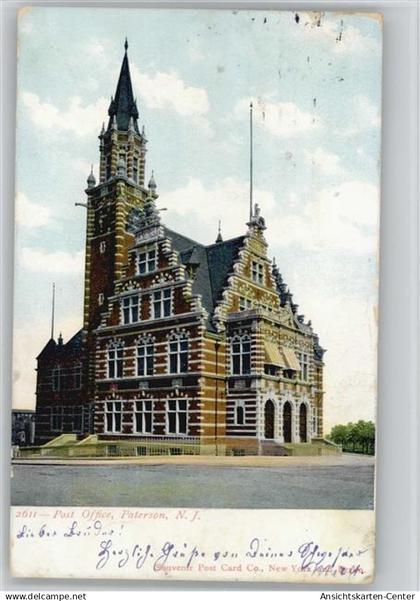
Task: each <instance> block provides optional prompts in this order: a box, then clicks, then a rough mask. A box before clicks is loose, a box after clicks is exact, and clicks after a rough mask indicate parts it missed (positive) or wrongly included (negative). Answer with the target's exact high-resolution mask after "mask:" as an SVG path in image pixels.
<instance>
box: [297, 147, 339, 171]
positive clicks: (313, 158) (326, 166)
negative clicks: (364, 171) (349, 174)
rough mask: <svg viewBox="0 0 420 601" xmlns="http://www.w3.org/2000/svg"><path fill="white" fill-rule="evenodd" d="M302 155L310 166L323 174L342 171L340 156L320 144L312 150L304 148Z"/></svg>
mask: <svg viewBox="0 0 420 601" xmlns="http://www.w3.org/2000/svg"><path fill="white" fill-rule="evenodd" d="M304 155H305V159H306V160H307V162H308V163H310V164H311V165H312V167H314V168H315V169H316V170H317V171H320V172H321V173H323V174H325V175H332V174H337V173H341V172H342V171H343V170H342V167H341V166H340V160H341V159H340V157H339V156H338V155H336V154H333V153H332V152H328V151H327V150H324V149H323V148H321V147H320V146H318V148H316V149H315V150H313V151H312V152H309V151H307V150H305V151H304Z"/></svg>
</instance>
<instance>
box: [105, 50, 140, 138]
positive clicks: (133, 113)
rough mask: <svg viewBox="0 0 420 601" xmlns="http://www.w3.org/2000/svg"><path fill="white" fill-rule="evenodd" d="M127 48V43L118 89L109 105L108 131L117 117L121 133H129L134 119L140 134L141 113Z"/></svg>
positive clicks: (136, 129)
mask: <svg viewBox="0 0 420 601" xmlns="http://www.w3.org/2000/svg"><path fill="white" fill-rule="evenodd" d="M127 48H128V44H127V42H126V43H125V54H124V58H123V62H122V65H121V71H120V76H119V79H118V84H117V89H116V91H115V97H114V98H113V99H111V104H110V105H109V109H108V114H109V124H108V129H110V127H111V125H112V122H113V119H114V116H115V118H116V121H117V129H119V130H121V131H127V130H128V126H129V124H130V119H131V117H132V118H133V124H134V129H135V131H136V132H137V133H140V132H139V129H138V124H137V119H138V117H139V112H138V109H137V104H136V101H135V99H134V94H133V86H132V83H131V75H130V67H129V64H128V56H127Z"/></svg>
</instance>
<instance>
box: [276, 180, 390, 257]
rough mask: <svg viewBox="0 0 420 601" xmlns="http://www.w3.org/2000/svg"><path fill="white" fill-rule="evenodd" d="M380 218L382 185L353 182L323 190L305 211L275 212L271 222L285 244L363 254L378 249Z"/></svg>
mask: <svg viewBox="0 0 420 601" xmlns="http://www.w3.org/2000/svg"><path fill="white" fill-rule="evenodd" d="M378 217H379V192H378V188H377V187H376V186H374V185H373V184H369V183H367V182H362V181H349V182H344V183H342V184H340V185H338V186H333V187H330V188H324V189H322V190H320V191H319V192H318V193H317V194H316V196H315V198H314V199H313V200H310V201H309V202H308V203H307V204H306V206H304V208H303V210H302V211H301V212H296V213H294V214H290V213H289V214H288V215H287V214H282V215H280V216H279V215H273V216H272V217H270V219H269V224H270V231H275V233H276V239H275V242H276V244H278V245H281V246H289V245H293V244H296V245H298V246H299V247H301V248H305V249H308V250H327V251H334V250H338V251H349V252H351V253H352V254H360V253H374V252H376V250H377V240H378Z"/></svg>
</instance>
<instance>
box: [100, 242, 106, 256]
mask: <svg viewBox="0 0 420 601" xmlns="http://www.w3.org/2000/svg"><path fill="white" fill-rule="evenodd" d="M105 249H106V242H105V240H102V242H100V244H99V252H100V253H101V255H103V254H104V252H105Z"/></svg>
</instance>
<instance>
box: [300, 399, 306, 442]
mask: <svg viewBox="0 0 420 601" xmlns="http://www.w3.org/2000/svg"><path fill="white" fill-rule="evenodd" d="M307 417H308V409H307V407H306V405H305V403H301V405H300V409H299V438H300V442H308V426H307Z"/></svg>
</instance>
